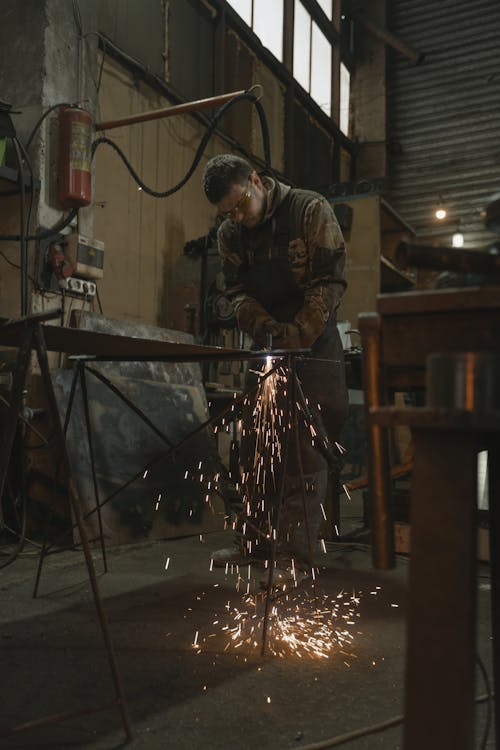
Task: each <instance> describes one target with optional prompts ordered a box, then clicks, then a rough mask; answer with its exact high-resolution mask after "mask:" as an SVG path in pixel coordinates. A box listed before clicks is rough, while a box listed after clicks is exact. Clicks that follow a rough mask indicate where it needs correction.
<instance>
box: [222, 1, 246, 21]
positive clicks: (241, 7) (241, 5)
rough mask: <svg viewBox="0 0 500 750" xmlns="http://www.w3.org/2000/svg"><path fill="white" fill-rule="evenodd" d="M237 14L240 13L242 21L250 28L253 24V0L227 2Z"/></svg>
mask: <svg viewBox="0 0 500 750" xmlns="http://www.w3.org/2000/svg"><path fill="white" fill-rule="evenodd" d="M227 1H228V3H229V5H231V6H232V7H233V8H234V9H235V11H236V13H238V14H239V15H240V16H241V17H242V19H243V20H244V21H245V23H247V24H248V25H249V26H251V24H252V0H227Z"/></svg>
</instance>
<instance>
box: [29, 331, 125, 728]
mask: <svg viewBox="0 0 500 750" xmlns="http://www.w3.org/2000/svg"><path fill="white" fill-rule="evenodd" d="M34 338H35V345H36V351H37V354H38V363H39V365H40V371H41V373H42V379H43V383H44V386H45V389H46V394H47V400H48V402H49V408H50V411H51V414H52V418H53V420H54V428H55V431H56V435H57V439H58V442H59V445H60V448H61V453H62V460H63V463H64V468H65V470H66V475H67V478H68V490H69V493H68V494H69V500H70V503H71V509H72V511H73V514H74V517H75V521H76V523H77V526H78V531H79V533H80V539H81V542H82V548H83V554H84V557H85V563H86V565H87V572H88V575H89V581H90V585H91V588H92V593H93V596H94V605H95V608H96V612H97V616H98V618H99V622H100V625H101V631H102V636H103V640H104V644H105V647H106V651H107V654H108V661H109V666H110V669H111V675H112V679H113V684H114V687H115V693H116V701H117V703H118V706H119V710H120V713H121V717H122V723H123V728H124V729H125V734H126V736H127V738H128V739H132V727H131V725H130V718H129V714H128V707H127V700H126V697H125V693H124V691H123V687H122V683H121V679H120V675H119V672H118V665H117V662H116V657H115V653H114V648H113V643H112V640H111V634H110V631H109V624H108V621H107V618H106V614H105V612H104V608H103V606H102V601H101V596H100V593H99V587H98V584H97V577H96V573H95V568H94V562H93V560H92V553H91V550H90V545H89V541H88V538H87V532H86V530H85V525H84V523H83V520H82V512H81V509H80V499H79V497H78V492H77V489H76V486H75V483H74V480H73V477H72V474H71V464H70V460H69V455H68V451H67V448H66V441H65V438H64V433H63V429H62V425H61V420H60V417H59V411H58V408H57V401H56V396H55V393H54V389H53V386H52V380H51V377H50V371H49V363H48V359H47V348H46V346H45V340H44V337H43V330H42V327H41V325H40V324H37V325H35V328H34Z"/></svg>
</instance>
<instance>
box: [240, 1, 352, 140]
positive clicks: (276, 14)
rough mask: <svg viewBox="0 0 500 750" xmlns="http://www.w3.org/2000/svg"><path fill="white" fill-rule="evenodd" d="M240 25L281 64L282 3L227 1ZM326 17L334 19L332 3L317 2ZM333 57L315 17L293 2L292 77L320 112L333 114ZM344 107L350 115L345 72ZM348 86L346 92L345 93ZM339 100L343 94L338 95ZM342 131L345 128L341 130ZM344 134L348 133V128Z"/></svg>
mask: <svg viewBox="0 0 500 750" xmlns="http://www.w3.org/2000/svg"><path fill="white" fill-rule="evenodd" d="M227 2H228V4H229V5H230V6H231V7H232V8H234V10H235V11H236V12H237V13H238V15H239V16H241V18H242V19H243V21H244V22H245V23H246V24H247V25H248V26H250V28H252V29H253V31H254V32H255V34H256V35H257V36H258V37H259V39H260V41H261V42H262V44H263V45H264V46H265V47H267V48H268V49H269V50H270V51H271V52H272V53H273V55H274V56H275V57H276V58H278V60H279V61H280V62H283V25H284V18H283V0H227ZM318 5H319V6H320V7H321V9H322V11H323V12H324V13H325V15H326V16H327V17H328V19H329V20H331V19H332V16H333V0H318ZM332 55H333V49H332V44H331V42H330V41H329V40H328V39H327V37H326V36H325V35H324V33H323V32H322V31H321V29H320V27H319V25H318V24H317V23H316V21H315V20H314V17H313V16H312V15H311V14H310V13H309V12H308V11H307V10H306V8H305V7H304V5H303V4H302V2H301V0H294V22H293V71H292V72H293V76H294V78H295V80H296V81H298V83H300V85H301V86H302V88H304V89H305V90H306V91H307V93H308V94H309V95H310V96H311V98H312V99H314V101H315V102H316V103H317V104H318V105H319V106H320V107H321V109H322V110H323V111H324V112H325V113H326V114H327V115H328V116H329V117H331V114H332ZM343 75H344V78H343V80H344V103H345V102H346V101H347V104H344V106H345V112H346V114H345V115H344V117H347V121H348V113H349V95H348V93H347V99H346V98H345V96H346V94H345V91H347V92H348V90H349V73H348V71H347V69H345V72H344V74H343ZM346 86H347V89H346ZM341 96H342V94H341ZM342 129H343V130H344V128H342ZM344 132H347V125H346V129H345V130H344Z"/></svg>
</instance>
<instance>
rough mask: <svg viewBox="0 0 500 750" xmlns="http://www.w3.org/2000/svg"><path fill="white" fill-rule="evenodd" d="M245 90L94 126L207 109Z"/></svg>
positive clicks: (114, 125) (99, 127)
mask: <svg viewBox="0 0 500 750" xmlns="http://www.w3.org/2000/svg"><path fill="white" fill-rule="evenodd" d="M245 93H246V91H245V90H244V89H242V90H241V91H233V92H231V93H230V94H220V95H219V96H210V97H208V99H198V100H197V101H193V102H185V103H184V104H176V105H174V106H173V107H161V108H160V109H151V110H149V111H148V112H139V113H138V114H136V115H129V116H128V117H122V118H121V119H120V120H107V121H106V122H98V123H97V124H96V126H95V129H96V130H112V129H113V128H120V127H122V126H124V125H134V124H135V123H137V122H148V121H149V120H161V119H163V118H164V117H173V116H174V115H181V114H184V113H185V112H197V111H198V110H200V109H208V107H218V106H219V104H224V102H228V101H229V100H230V99H234V97H235V96H241V95H242V94H245Z"/></svg>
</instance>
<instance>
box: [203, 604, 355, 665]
mask: <svg viewBox="0 0 500 750" xmlns="http://www.w3.org/2000/svg"><path fill="white" fill-rule="evenodd" d="M359 601H360V598H359V594H358V595H357V594H356V593H352V594H347V593H346V592H344V591H341V592H340V593H338V594H337V595H336V596H330V595H327V594H324V595H316V594H314V593H312V592H309V591H307V590H305V589H300V590H297V591H294V592H292V593H289V594H286V595H282V596H280V597H277V598H275V599H274V600H273V602H272V605H271V608H270V613H269V619H268V628H267V649H268V652H269V653H270V654H273V655H274V656H279V657H282V658H285V657H289V656H296V657H298V658H301V659H302V658H320V659H328V658H330V657H332V656H335V655H337V654H338V655H339V658H342V659H343V660H344V659H346V658H347V659H355V658H357V657H356V654H354V653H353V651H352V649H353V647H354V646H353V644H354V635H355V632H356V627H357V626H358V625H359V619H358V618H359V616H360V615H359V611H358V607H359ZM224 609H225V612H224V613H223V614H221V615H218V614H215V615H214V620H213V623H212V624H213V625H215V624H216V625H217V630H216V632H212V633H210V634H209V635H207V636H206V637H203V638H201V640H199V639H198V636H199V634H198V631H197V633H196V636H195V639H194V642H193V647H194V648H196V649H202V648H203V644H204V643H206V642H207V641H208V639H209V638H214V637H216V636H217V635H219V636H220V635H222V636H223V637H224V639H225V640H226V644H225V647H224V651H225V652H228V651H232V650H236V649H238V650H240V649H241V651H244V652H245V653H247V652H260V648H261V642H262V627H263V622H264V596H263V595H262V594H258V595H246V596H244V597H243V598H242V600H241V603H239V604H238V606H232V605H231V604H230V602H227V604H226V605H225V607H224ZM358 632H359V631H358ZM348 666H349V664H348Z"/></svg>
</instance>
